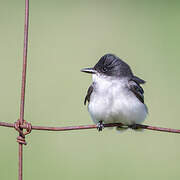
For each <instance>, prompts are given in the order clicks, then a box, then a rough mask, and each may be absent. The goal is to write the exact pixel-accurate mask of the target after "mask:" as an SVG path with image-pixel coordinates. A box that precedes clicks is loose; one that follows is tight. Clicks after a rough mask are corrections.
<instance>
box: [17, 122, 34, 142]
mask: <svg viewBox="0 0 180 180" xmlns="http://www.w3.org/2000/svg"><path fill="white" fill-rule="evenodd" d="M22 126H24V129H25V130H26V131H25V132H24V131H23V130H24V129H23V128H22ZM22 126H21V123H20V120H19V119H18V120H17V121H16V122H15V123H14V128H15V130H16V131H18V132H19V136H18V137H17V142H18V143H20V144H24V145H26V144H27V143H26V140H25V136H26V135H27V134H29V133H31V131H32V125H31V123H28V122H27V121H25V120H24V121H23V125H22Z"/></svg>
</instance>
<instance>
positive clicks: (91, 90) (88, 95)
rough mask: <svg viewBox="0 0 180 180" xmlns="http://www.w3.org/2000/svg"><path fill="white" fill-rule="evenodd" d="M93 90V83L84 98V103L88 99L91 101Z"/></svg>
mask: <svg viewBox="0 0 180 180" xmlns="http://www.w3.org/2000/svg"><path fill="white" fill-rule="evenodd" d="M92 92H93V85H92V84H91V86H89V88H88V91H87V94H86V97H85V99H84V105H86V101H88V102H89V101H90V97H91V93H92Z"/></svg>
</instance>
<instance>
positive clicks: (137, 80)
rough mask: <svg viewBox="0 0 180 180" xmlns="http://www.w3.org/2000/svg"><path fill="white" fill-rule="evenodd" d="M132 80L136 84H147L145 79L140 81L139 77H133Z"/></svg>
mask: <svg viewBox="0 0 180 180" xmlns="http://www.w3.org/2000/svg"><path fill="white" fill-rule="evenodd" d="M131 80H133V81H135V82H136V83H138V84H145V83H146V81H144V80H143V79H140V78H139V77H137V76H133V77H132V78H131Z"/></svg>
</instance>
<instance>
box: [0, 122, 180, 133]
mask: <svg viewBox="0 0 180 180" xmlns="http://www.w3.org/2000/svg"><path fill="white" fill-rule="evenodd" d="M0 126H4V127H11V128H14V124H13V123H6V122H0ZM122 126H123V124H121V123H110V124H104V127H105V128H106V127H122ZM20 127H21V128H23V129H27V126H26V125H20ZM137 127H138V128H140V129H147V130H152V131H162V132H169V133H180V129H172V128H163V127H157V126H149V125H142V124H137ZM96 128H97V125H80V126H66V127H50V126H32V130H45V131H70V130H83V129H96Z"/></svg>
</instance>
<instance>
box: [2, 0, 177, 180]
mask: <svg viewBox="0 0 180 180" xmlns="http://www.w3.org/2000/svg"><path fill="white" fill-rule="evenodd" d="M28 29H29V0H25V20H24V46H23V69H22V84H21V101H20V116H19V119H18V120H17V121H16V122H15V123H14V124H13V123H7V122H0V126H4V127H9V128H14V129H15V130H16V131H18V133H19V136H18V137H17V142H18V144H19V154H18V157H19V169H18V179H19V180H22V179H23V145H26V144H27V143H26V141H25V136H26V135H27V134H29V133H31V131H32V130H45V131H69V130H83V129H96V128H97V125H81V126H67V127H48V126H32V125H31V123H29V122H27V121H25V120H24V104H25V87H26V68H27V50H28ZM121 126H123V124H121V123H111V124H104V127H121ZM137 127H138V128H141V129H147V130H153V131H162V132H169V133H180V129H171V128H162V127H156V126H149V125H141V124H137Z"/></svg>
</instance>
